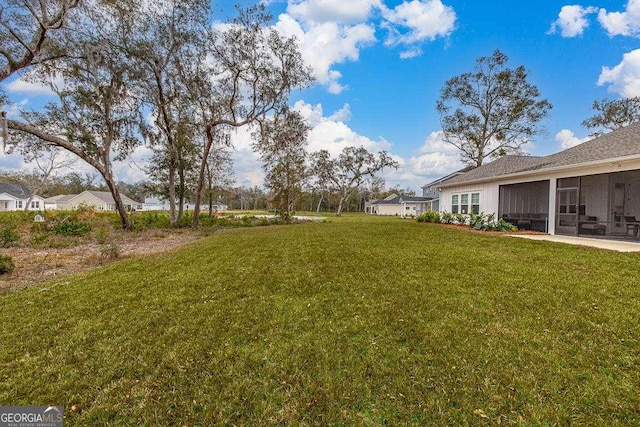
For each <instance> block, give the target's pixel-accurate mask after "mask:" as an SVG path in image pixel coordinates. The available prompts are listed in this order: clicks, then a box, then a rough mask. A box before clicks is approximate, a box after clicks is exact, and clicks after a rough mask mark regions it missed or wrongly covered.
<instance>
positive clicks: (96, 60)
mask: <svg viewBox="0 0 640 427" xmlns="http://www.w3.org/2000/svg"><path fill="white" fill-rule="evenodd" d="M212 17H213V11H212V10H211V5H210V2H209V1H207V0H162V1H158V2H143V3H139V2H134V1H129V0H122V1H119V2H109V1H97V2H84V1H81V0H9V1H8V3H7V5H6V6H2V7H1V8H0V24H2V25H0V41H1V42H2V46H3V48H2V49H0V68H1V70H0V81H2V80H5V79H7V78H8V77H10V76H12V75H15V74H16V73H20V75H21V77H22V78H24V79H27V80H28V81H30V82H33V83H39V84H41V85H45V86H48V87H49V88H50V90H51V91H52V92H53V93H54V94H55V95H56V98H57V99H56V101H55V102H51V103H49V104H47V105H46V106H45V107H44V109H42V110H41V111H29V112H23V113H22V115H21V117H20V119H10V120H6V123H7V128H8V130H9V135H8V138H4V140H5V143H6V141H7V139H8V141H9V142H10V144H11V148H12V149H14V150H18V151H20V152H21V153H22V154H23V155H24V156H25V159H27V160H28V159H38V158H40V157H41V156H42V155H43V153H53V154H54V155H55V154H57V153H58V152H59V150H65V151H67V152H70V153H72V154H74V155H75V156H77V157H78V158H80V159H82V160H83V161H85V162H86V163H88V164H89V165H91V166H92V167H93V168H94V169H95V170H96V171H97V172H98V173H99V175H100V177H101V178H102V179H103V180H104V183H105V185H106V187H107V189H108V190H109V191H110V192H111V194H112V195H113V199H114V202H115V205H116V208H117V210H118V213H119V214H120V218H121V222H122V226H123V228H125V229H127V228H129V227H130V224H129V219H128V217H127V215H126V210H125V207H124V204H123V203H122V200H121V188H120V186H119V185H118V182H117V181H116V177H115V176H114V171H113V162H114V161H116V160H125V159H127V158H129V157H130V156H131V155H132V153H133V152H134V151H135V150H136V149H137V148H138V147H140V146H142V145H146V146H147V147H150V148H151V150H152V152H153V154H152V158H151V161H150V166H149V167H148V168H147V171H146V172H147V173H148V175H149V176H150V178H151V183H148V184H147V186H148V187H149V189H150V191H152V192H153V193H155V194H157V195H161V196H164V197H165V198H166V200H168V201H169V213H170V218H171V223H172V224H178V223H180V222H181V219H182V216H183V214H184V212H183V206H184V202H185V201H186V200H187V199H190V200H191V201H192V202H193V205H194V206H195V212H194V219H193V227H194V228H197V227H198V220H199V209H200V206H201V205H202V203H203V202H204V201H206V200H207V199H208V200H209V203H210V204H211V200H212V197H213V194H214V193H215V192H216V191H218V192H219V191H220V189H227V188H229V187H230V185H231V184H232V182H233V174H232V162H231V157H230V156H231V150H232V145H231V139H230V131H231V130H232V129H234V128H238V127H241V126H252V127H253V129H254V132H253V137H254V139H255V143H254V149H255V150H256V151H257V152H258V153H259V154H260V158H261V160H262V161H263V162H264V164H265V172H266V182H265V186H266V188H267V189H268V190H269V193H270V201H271V203H272V204H274V205H275V208H276V210H277V211H278V212H280V213H281V214H282V215H283V216H284V217H285V219H288V218H289V217H290V214H291V212H292V211H294V210H295V208H296V206H297V204H298V198H299V195H300V194H301V192H302V187H303V185H307V183H308V181H309V179H310V178H311V177H312V176H313V174H321V175H322V176H323V179H322V180H320V181H322V183H323V188H322V191H323V193H327V192H329V191H330V190H331V189H333V188H334V186H335V188H337V189H338V190H337V191H338V192H339V194H340V197H339V201H338V207H337V213H338V214H340V212H341V211H342V207H343V205H344V203H345V202H346V200H347V198H348V197H349V196H350V195H351V193H352V192H354V191H355V190H357V189H358V188H359V187H360V186H361V185H362V183H363V179H364V178H365V177H367V176H369V177H372V176H373V175H374V174H375V173H376V172H378V171H379V170H381V169H383V168H384V167H389V166H397V164H396V162H395V161H394V160H393V159H391V157H390V156H389V155H388V154H387V153H385V152H382V153H379V154H378V156H377V157H376V156H375V155H373V154H371V153H369V152H368V151H366V150H365V149H364V148H349V149H346V150H345V151H344V152H343V153H342V154H341V156H340V158H339V159H337V160H334V159H331V158H329V157H328V156H325V154H326V152H325V153H319V154H318V155H317V156H315V155H314V156H311V157H309V156H307V153H306V135H307V131H308V127H307V125H306V123H305V122H304V120H303V118H302V117H301V116H300V115H299V114H298V113H296V112H293V111H290V110H289V108H288V107H287V103H288V99H289V96H290V94H291V93H292V91H294V90H296V89H300V88H304V87H306V86H309V85H310V84H312V83H313V81H314V79H313V76H312V74H311V71H310V69H309V68H308V67H307V66H305V64H304V62H303V61H302V58H301V55H300V52H299V50H298V45H297V41H296V40H295V38H287V37H284V36H282V35H281V34H279V33H278V32H277V31H276V30H275V29H274V28H273V27H272V26H270V25H269V24H270V21H271V19H272V17H271V16H270V15H269V14H268V13H267V12H266V9H265V6H264V5H262V4H258V5H255V6H252V7H248V8H240V7H237V8H236V16H235V17H234V18H232V19H229V20H227V21H226V22H224V23H220V22H214V21H213V20H212V19H213V18H212ZM0 97H1V98H0V103H1V104H0V106H4V105H6V104H8V100H7V98H6V96H4V94H1V93H0ZM0 109H2V108H0ZM5 136H6V135H5ZM314 159H315V160H314ZM310 164H311V165H312V166H311V167H309V165H310ZM52 172H53V171H52V170H50V171H49V172H48V173H49V174H50V173H52ZM46 175H47V173H45V172H44V171H43V176H45V177H46ZM327 176H330V177H331V180H330V181H331V182H329V181H327V180H326V179H325V178H326V177H327Z"/></svg>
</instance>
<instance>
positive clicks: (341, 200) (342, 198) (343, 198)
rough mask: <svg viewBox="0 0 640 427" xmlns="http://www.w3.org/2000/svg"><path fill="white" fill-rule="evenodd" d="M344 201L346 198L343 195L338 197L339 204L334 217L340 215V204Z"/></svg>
mask: <svg viewBox="0 0 640 427" xmlns="http://www.w3.org/2000/svg"><path fill="white" fill-rule="evenodd" d="M346 199H347V196H345V195H342V196H340V202H339V203H338V210H337V211H336V216H341V215H342V204H343V203H344V201H345V200H346Z"/></svg>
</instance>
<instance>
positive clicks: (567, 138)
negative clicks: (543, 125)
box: [555, 129, 591, 150]
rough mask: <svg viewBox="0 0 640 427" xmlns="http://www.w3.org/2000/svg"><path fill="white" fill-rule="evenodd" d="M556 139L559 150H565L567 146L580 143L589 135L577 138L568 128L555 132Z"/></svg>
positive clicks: (587, 138)
mask: <svg viewBox="0 0 640 427" xmlns="http://www.w3.org/2000/svg"><path fill="white" fill-rule="evenodd" d="M555 139H556V141H557V142H558V145H559V147H560V149H561V150H566V149H567V148H571V147H575V146H576V145H580V144H582V143H583V142H585V141H588V140H589V139H591V138H590V137H588V136H587V137H585V138H578V137H577V136H575V135H574V134H573V132H572V131H570V130H568V129H562V130H561V131H560V132H558V133H557V134H556V137H555Z"/></svg>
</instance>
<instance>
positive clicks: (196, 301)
mask: <svg viewBox="0 0 640 427" xmlns="http://www.w3.org/2000/svg"><path fill="white" fill-rule="evenodd" d="M9 404H11V405H28V404H40V405H44V404H61V405H64V406H65V415H66V420H65V426H67V425H68V426H73V425H87V426H91V425H122V426H131V425H147V426H156V425H168V426H182V425H188V426H198V425H200V426H211V425H246V426H254V425H310V426H315V425H323V426H325V425H326V426H343V425H344V426H354V425H355V426H360V425H363V426H367V425H371V426H377V425H382V424H388V425H393V426H396V425H466V424H472V425H496V424H499V423H501V424H506V425H513V424H517V425H526V426H528V425H536V426H537V425H608V426H609V425H640V255H639V254H621V253H614V252H607V251H602V250H596V249H591V248H581V247H573V246H568V245H561V244H554V243H549V242H535V241H527V240H524V239H513V238H509V237H504V236H498V235H489V234H480V233H471V232H469V231H466V230H453V229H448V228H445V227H443V226H440V225H432V224H418V223H417V222H415V221H405V220H400V219H397V218H386V219H385V218H363V217H352V218H349V217H347V218H341V219H330V220H329V221H328V222H327V223H316V224H301V225H294V226H274V227H260V228H244V229H234V230H227V231H222V232H219V233H217V234H215V235H213V236H211V237H209V238H206V239H203V240H202V241H200V242H198V243H196V244H193V245H192V246H190V247H189V248H187V249H184V250H181V251H176V252H172V253H168V254H165V255H163V256H152V257H151V256H150V257H144V258H135V259H127V260H122V261H119V262H116V263H113V264H111V265H109V266H107V267H105V268H100V269H96V270H94V271H92V272H90V273H87V274H83V275H79V276H74V277H72V278H67V279H65V280H61V281H58V282H53V283H50V284H48V285H47V286H44V287H40V288H34V289H29V290H26V291H21V292H16V293H13V294H8V295H4V296H0V405H9Z"/></svg>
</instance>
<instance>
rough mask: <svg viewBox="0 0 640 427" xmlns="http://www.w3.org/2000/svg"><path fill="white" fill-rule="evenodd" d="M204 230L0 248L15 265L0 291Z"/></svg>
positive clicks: (168, 245)
mask: <svg viewBox="0 0 640 427" xmlns="http://www.w3.org/2000/svg"><path fill="white" fill-rule="evenodd" d="M203 236H204V234H202V233H201V232H197V231H193V230H190V229H181V230H148V231H145V232H140V233H123V232H120V233H117V234H114V235H111V236H109V239H108V240H107V241H105V242H104V243H95V242H91V243H84V244H79V245H74V246H70V247H62V248H49V247H47V248H31V247H17V248H8V249H2V254H4V255H9V256H10V257H12V258H13V261H14V263H15V265H16V269H15V270H14V271H13V273H11V274H8V275H2V276H0V293H6V292H11V291H15V290H19V289H24V288H27V287H29V286H33V285H38V284H41V283H44V282H47V281H49V280H53V279H57V278H60V277H64V276H67V275H70V274H74V273H78V272H82V271H87V270H90V269H92V268H96V267H98V266H101V265H105V264H107V263H109V262H113V261H114V260H117V259H122V258H126V257H130V256H135V255H142V254H154V253H161V252H166V251H169V250H172V249H174V248H177V247H180V246H184V245H186V244H188V243H190V242H193V241H194V240H197V239H199V238H202V237H203Z"/></svg>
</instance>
